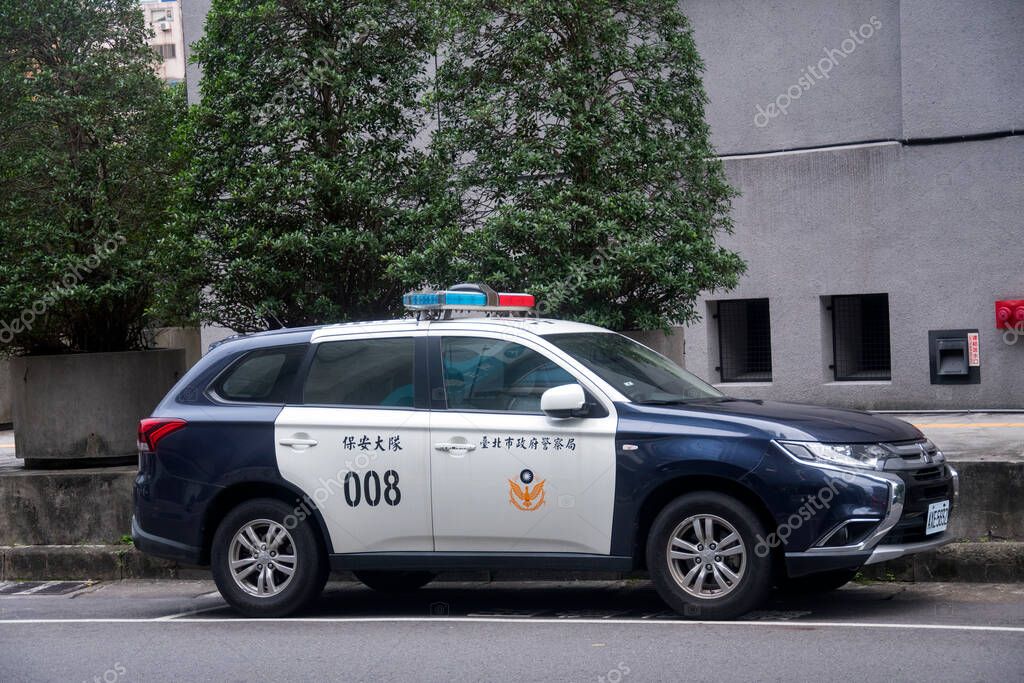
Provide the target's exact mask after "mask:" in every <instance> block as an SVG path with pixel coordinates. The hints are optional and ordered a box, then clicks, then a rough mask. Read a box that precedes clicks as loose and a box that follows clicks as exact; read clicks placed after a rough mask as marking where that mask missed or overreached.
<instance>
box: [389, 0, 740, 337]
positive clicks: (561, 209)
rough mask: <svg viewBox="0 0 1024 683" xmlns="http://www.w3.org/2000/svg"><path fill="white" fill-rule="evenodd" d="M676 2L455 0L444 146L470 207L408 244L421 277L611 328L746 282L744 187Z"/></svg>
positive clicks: (675, 312) (659, 318) (442, 102)
mask: <svg viewBox="0 0 1024 683" xmlns="http://www.w3.org/2000/svg"><path fill="white" fill-rule="evenodd" d="M677 4H678V3H677V0H557V1H555V0H518V1H514V2H501V3H497V2H490V1H487V0H457V1H456V2H454V3H451V4H450V7H449V9H448V12H449V14H448V16H449V17H450V19H451V31H452V32H451V36H452V37H451V41H450V43H449V44H447V45H446V46H445V49H443V50H442V51H441V57H442V59H443V63H442V65H441V67H440V70H439V72H438V85H437V93H436V99H437V102H438V107H439V119H440V130H439V132H438V133H437V135H436V136H435V138H434V150H435V152H436V154H437V155H438V156H439V158H441V159H446V160H451V161H453V162H454V163H455V171H454V175H453V177H452V182H451V191H452V194H453V196H454V197H455V198H456V200H457V201H458V204H459V207H460V212H459V216H458V220H457V221H455V222H454V223H453V224H451V225H450V226H448V228H447V229H446V230H444V231H442V232H441V233H439V234H438V236H437V239H436V240H435V241H434V243H433V244H432V245H431V247H430V248H429V249H427V250H424V251H423V252H421V253H414V254H411V255H409V256H407V257H404V258H401V259H398V260H397V262H396V269H397V270H399V271H400V272H401V273H402V274H403V276H404V277H405V278H406V279H407V281H408V282H410V283H417V282H419V283H426V284H430V285H434V286H444V285H445V284H447V283H450V282H453V281H460V280H467V279H468V280H480V281H485V282H488V283H489V284H491V285H492V286H495V287H496V288H506V289H513V290H518V289H520V288H525V289H527V290H528V291H530V292H531V293H533V294H535V295H537V296H538V298H539V305H540V307H541V309H542V312H545V313H551V314H557V315H560V316H563V317H568V318H574V319H577V320H582V321H587V322H591V323H596V324H599V325H604V326H607V327H611V328H615V329H630V328H648V329H656V328H667V327H668V326H669V325H671V324H672V323H680V322H685V321H687V320H690V319H692V318H693V317H694V316H695V314H696V312H695V310H694V299H695V297H696V296H697V295H698V293H700V292H701V291H704V290H715V289H718V288H729V287H732V286H734V285H735V284H736V282H737V278H738V276H739V274H741V273H742V272H743V269H744V265H743V262H742V261H741V259H740V258H739V257H738V256H737V255H736V254H734V253H731V252H729V251H727V250H725V249H723V248H721V247H720V246H718V245H717V244H716V241H715V238H716V235H718V234H721V233H722V232H727V231H729V230H731V223H730V220H729V215H728V211H729V202H730V198H731V196H732V194H733V192H732V190H731V189H730V187H729V185H728V184H727V182H726V180H725V178H724V174H723V171H722V166H721V163H720V162H719V160H718V159H717V158H716V156H715V153H714V150H713V149H712V147H711V144H710V143H709V139H708V138H709V132H708V126H707V124H706V123H705V120H704V104H705V99H706V98H705V94H704V90H703V85H702V82H701V77H700V74H701V70H702V68H703V65H702V62H701V59H700V57H699V55H698V53H697V50H696V48H695V47H694V42H693V38H692V34H691V30H690V27H689V25H688V23H687V20H686V18H685V17H684V16H683V15H682V14H681V13H680V12H679V10H678V9H677Z"/></svg>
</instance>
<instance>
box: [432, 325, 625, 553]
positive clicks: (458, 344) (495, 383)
mask: <svg viewBox="0 0 1024 683" xmlns="http://www.w3.org/2000/svg"><path fill="white" fill-rule="evenodd" d="M430 337H431V344H430V354H431V355H430V362H431V364H432V367H431V375H432V396H435V397H440V398H441V399H443V400H442V402H441V405H440V406H439V408H440V409H437V410H434V411H433V412H432V414H431V430H430V434H431V436H430V441H431V443H432V445H433V450H432V453H431V458H432V467H431V481H432V487H431V488H432V492H433V515H434V539H435V547H436V549H437V550H438V551H476V552H504V553H507V552H524V553H527V552H529V553H537V552H557V553H593V554H602V555H606V554H608V553H609V551H610V541H611V523H612V508H613V502H614V501H613V498H614V492H615V428H616V417H615V413H614V406H613V404H612V403H611V401H607V400H606V399H598V397H597V392H596V389H595V387H594V386H593V385H591V384H589V383H588V382H587V381H586V380H585V379H583V378H581V377H580V376H579V374H578V373H577V372H574V371H573V370H570V369H568V366H567V365H566V364H565V363H564V362H563V361H561V360H559V359H558V358H557V354H556V353H554V352H552V351H551V350H550V349H547V348H546V347H545V346H544V345H542V344H539V343H538V342H536V341H534V340H532V339H529V338H526V337H518V336H514V335H510V334H504V333H500V332H479V333H476V332H459V331H454V330H452V331H447V330H443V329H436V328H433V327H432V328H431V331H430ZM573 382H578V383H580V384H582V385H583V387H584V389H585V390H586V391H587V392H588V394H589V396H590V400H591V402H592V403H593V404H594V408H593V414H594V417H589V418H570V419H555V418H549V417H547V416H546V415H544V413H543V412H541V410H540V396H541V394H542V393H543V392H544V391H545V390H546V389H548V388H551V387H554V386H559V385H563V384H569V383H573Z"/></svg>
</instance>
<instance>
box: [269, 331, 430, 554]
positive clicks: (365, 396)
mask: <svg viewBox="0 0 1024 683" xmlns="http://www.w3.org/2000/svg"><path fill="white" fill-rule="evenodd" d="M313 347H314V349H313V351H312V354H313V356H312V360H311V362H310V363H309V369H308V372H307V373H306V376H305V379H304V381H303V386H302V391H301V400H300V402H299V403H296V404H292V405H287V406H285V408H284V410H282V411H281V414H280V416H279V417H278V419H277V422H276V425H275V433H274V437H275V442H276V449H277V462H278V467H279V469H280V471H281V475H282V476H283V477H284V478H285V479H287V480H288V481H289V482H291V483H292V484H294V485H296V486H297V487H299V488H300V489H301V490H302V491H303V492H305V494H306V496H308V498H309V499H310V500H311V501H312V502H313V503H314V504H315V505H316V507H317V508H319V509H320V511H321V513H322V514H323V517H324V520H325V522H326V524H327V528H328V531H329V533H330V535H331V541H332V544H333V546H334V552H335V553H355V552H380V551H424V550H433V529H432V526H431V509H430V475H429V471H430V463H429V460H428V458H429V447H428V443H429V442H428V436H429V434H428V417H429V411H428V410H427V406H426V405H425V403H426V390H425V380H424V381H423V382H420V381H418V379H417V378H418V377H419V376H420V375H421V374H422V370H423V358H424V357H425V353H426V337H425V336H423V335H417V334H415V333H412V334H410V333H403V334H399V335H393V334H392V335H387V334H377V335H365V336H364V335H346V336H345V337H344V338H340V339H339V338H336V339H330V340H324V341H319V342H315V343H313ZM296 514H298V515H301V514H307V515H308V514H309V511H308V510H306V511H303V510H301V509H298V510H297V511H296Z"/></svg>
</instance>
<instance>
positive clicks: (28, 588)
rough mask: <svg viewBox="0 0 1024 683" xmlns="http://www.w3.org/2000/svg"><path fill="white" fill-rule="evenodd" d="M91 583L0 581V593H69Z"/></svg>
mask: <svg viewBox="0 0 1024 683" xmlns="http://www.w3.org/2000/svg"><path fill="white" fill-rule="evenodd" d="M91 585H92V582H91V581H0V595H67V594H68V593H74V592H75V591H78V590H81V589H83V588H87V587H89V586H91Z"/></svg>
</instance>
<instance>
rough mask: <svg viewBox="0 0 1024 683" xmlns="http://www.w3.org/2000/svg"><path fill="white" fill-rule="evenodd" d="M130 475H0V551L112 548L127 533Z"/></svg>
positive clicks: (124, 471)
mask: <svg viewBox="0 0 1024 683" xmlns="http://www.w3.org/2000/svg"><path fill="white" fill-rule="evenodd" d="M134 479H135V469H134V468H127V467H113V468H103V469H85V470H73V471H68V472H37V471H28V470H7V471H5V472H3V473H2V474H0V546H4V545H64V544H67V545H71V544H79V543H102V544H116V543H118V542H119V541H120V539H121V537H122V536H123V535H125V534H128V533H131V530H132V529H131V527H132V525H131V515H132V482H133V481H134Z"/></svg>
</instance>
